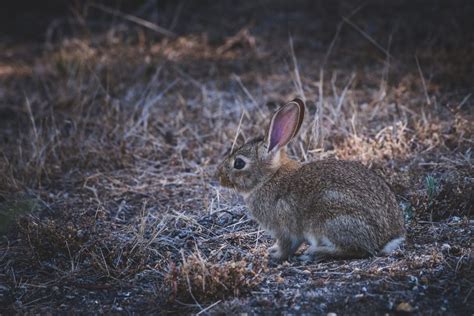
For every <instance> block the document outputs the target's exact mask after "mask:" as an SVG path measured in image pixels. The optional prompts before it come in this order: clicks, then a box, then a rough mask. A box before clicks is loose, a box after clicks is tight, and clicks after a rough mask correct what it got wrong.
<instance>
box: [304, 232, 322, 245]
mask: <svg viewBox="0 0 474 316" xmlns="http://www.w3.org/2000/svg"><path fill="white" fill-rule="evenodd" d="M304 239H306V241H307V242H308V243H309V245H310V246H311V247H313V248H317V247H318V245H319V242H318V237H316V236H315V235H313V234H308V233H305V234H304Z"/></svg>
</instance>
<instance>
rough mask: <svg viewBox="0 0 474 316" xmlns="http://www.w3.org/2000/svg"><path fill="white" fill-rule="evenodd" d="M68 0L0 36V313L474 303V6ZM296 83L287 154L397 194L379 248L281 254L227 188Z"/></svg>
mask: <svg viewBox="0 0 474 316" xmlns="http://www.w3.org/2000/svg"><path fill="white" fill-rule="evenodd" d="M74 3H75V4H74V5H71V7H68V8H66V9H65V10H64V11H59V12H57V11H54V12H53V13H51V14H45V12H46V13H48V11H47V9H45V8H42V9H41V10H43V11H41V12H40V13H37V12H35V11H34V10H40V9H38V8H35V9H34V10H33V12H32V13H31V14H30V15H26V16H27V17H28V19H29V20H27V18H26V17H25V15H23V16H22V18H23V19H25V21H31V25H29V26H28V23H25V24H23V26H22V27H24V28H25V30H27V31H28V32H27V31H25V32H20V31H18V33H16V32H14V31H11V32H10V31H9V32H5V33H3V35H2V36H1V37H0V175H1V177H0V232H1V235H0V313H1V314H5V315H7V314H8V315H9V314H13V313H18V314H38V313H39V314H46V313H53V314H57V313H66V312H67V313H91V312H93V313H124V314H125V313H127V314H131V313H134V314H202V315H204V314H217V315H220V314H222V315H224V314H226V315H229V314H232V315H233V314H242V313H243V314H328V313H336V314H344V315H345V314H363V315H366V314H403V313H405V314H409V313H413V314H430V315H431V314H448V315H470V314H472V313H473V312H474V293H473V286H474V272H473V271H474V270H473V254H472V247H473V246H472V240H473V239H472V236H473V230H474V218H473V208H474V207H473V205H474V168H473V157H472V146H473V142H474V137H473V130H474V124H473V119H474V96H473V95H472V94H473V92H474V85H473V82H474V80H473V79H474V26H473V24H472V16H473V14H474V4H473V3H471V2H470V1H457V2H455V3H452V2H448V1H427V2H424V1H401V2H400V1H398V2H390V1H366V2H360V3H359V2H354V1H335V2H332V1H331V2H329V1H266V0H260V1H243V2H239V3H238V4H237V3H236V2H235V1H227V0H225V1H219V2H212V1H201V2H196V1H193V2H191V1H166V2H159V1H151V0H150V1H140V2H139V3H140V5H138V4H137V5H136V6H133V7H123V6H118V5H115V4H114V2H113V1H109V2H107V5H103V4H98V3H95V4H94V3H93V2H87V4H84V3H81V2H74ZM35 17H36V18H37V19H36V20H35ZM39 22H41V23H39ZM15 25H18V19H17V20H16V22H15V23H13V22H12V23H11V24H5V27H7V28H8V27H9V30H12V29H15V28H18V27H17V26H15ZM32 29H37V30H38V31H37V32H31V30H32ZM295 96H301V97H304V98H305V99H306V102H307V110H308V112H307V116H306V121H305V122H304V123H303V127H302V132H301V133H300V136H299V137H298V139H297V140H296V141H294V142H292V143H291V145H290V146H289V153H290V155H291V156H293V157H294V158H295V159H298V160H300V161H311V160H318V159H327V158H336V159H346V160H358V161H361V162H362V163H364V164H366V165H367V166H368V167H369V168H372V169H374V170H376V172H378V173H379V174H380V175H381V176H383V177H384V178H385V179H386V180H387V182H388V183H390V185H391V187H392V189H393V190H394V191H395V193H396V195H397V198H398V200H399V202H400V205H401V207H402V208H403V210H404V214H405V219H406V227H407V231H408V233H407V241H406V243H405V245H404V246H403V248H402V249H400V250H398V251H396V252H395V253H394V254H393V255H391V256H386V257H373V258H368V259H363V260H362V259H361V260H350V261H349V260H348V261H331V262H323V263H311V262H309V263H306V264H303V263H301V262H299V261H298V260H296V259H290V260H289V261H286V262H283V263H277V262H274V261H272V260H270V258H269V257H268V255H267V249H268V247H269V246H270V245H271V244H272V240H271V238H270V237H269V236H268V235H266V234H265V232H264V231H263V230H261V229H260V228H259V227H258V225H257V223H256V222H255V221H253V220H252V219H251V218H250V217H249V215H248V211H247V209H246V206H245V205H244V203H243V200H242V199H241V198H240V197H239V196H238V195H237V194H235V193H234V192H232V191H229V190H226V189H223V188H220V187H219V185H218V183H217V180H216V179H215V177H214V172H215V168H216V166H217V164H218V163H219V162H220V161H221V160H222V159H223V157H224V156H225V154H226V152H227V151H228V149H229V148H230V147H231V144H232V142H233V140H234V138H235V136H236V132H237V130H238V129H240V132H241V134H242V135H243V136H244V137H247V138H251V137H255V136H259V135H262V134H263V132H264V127H265V126H267V124H268V120H269V115H270V114H271V113H272V112H273V111H274V110H275V109H276V108H277V107H278V106H279V105H281V104H283V103H284V102H286V101H288V100H290V99H292V98H294V97H295Z"/></svg>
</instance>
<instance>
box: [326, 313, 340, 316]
mask: <svg viewBox="0 0 474 316" xmlns="http://www.w3.org/2000/svg"><path fill="white" fill-rule="evenodd" d="M326 316H337V314H336V313H327V315H326Z"/></svg>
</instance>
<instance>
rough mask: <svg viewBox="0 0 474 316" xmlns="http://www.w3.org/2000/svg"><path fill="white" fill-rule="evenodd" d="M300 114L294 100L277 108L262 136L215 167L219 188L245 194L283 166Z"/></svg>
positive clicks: (298, 102) (300, 104) (301, 106)
mask: <svg viewBox="0 0 474 316" xmlns="http://www.w3.org/2000/svg"><path fill="white" fill-rule="evenodd" d="M304 111H305V105H304V102H303V101H302V100H301V99H294V100H293V101H290V102H288V103H287V104H285V105H283V106H282V107H281V108H280V109H278V110H277V111H276V112H275V113H274V114H273V116H272V118H271V121H270V125H269V127H268V130H267V132H266V136H265V137H261V138H254V139H252V140H250V141H248V142H246V143H245V144H244V145H243V146H241V147H239V148H237V149H235V150H234V151H233V152H231V153H230V154H229V155H228V156H227V157H226V159H225V160H224V161H223V162H222V163H221V164H220V165H219V167H218V171H217V177H218V178H219V181H220V183H221V185H222V186H225V187H230V188H233V189H236V190H237V191H239V192H240V193H242V194H246V193H249V192H250V191H252V190H253V189H254V188H256V187H258V186H259V184H261V183H264V182H265V181H266V180H267V179H269V178H270V177H271V176H272V175H273V174H274V173H275V172H276V171H277V170H278V169H280V168H281V167H282V166H283V165H285V164H287V163H288V161H289V159H288V158H287V157H286V153H285V146H286V145H287V144H288V142H289V141H290V140H291V139H292V138H293V137H295V136H296V135H297V133H298V131H299V129H300V127H301V124H302V123H303V118H304Z"/></svg>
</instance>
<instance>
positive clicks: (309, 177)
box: [218, 99, 405, 260]
mask: <svg viewBox="0 0 474 316" xmlns="http://www.w3.org/2000/svg"><path fill="white" fill-rule="evenodd" d="M304 110H305V109H304V103H303V101H302V100H300V99H295V100H293V101H291V102H289V103H287V104H285V105H284V106H283V107H281V108H280V109H279V110H278V111H277V112H276V113H275V114H274V115H273V117H272V120H271V123H270V127H269V129H268V131H267V135H266V137H265V138H259V139H253V140H251V141H249V142H247V143H246V144H244V145H243V146H241V147H240V148H238V149H236V150H235V151H233V152H232V153H231V154H230V155H229V156H228V157H227V158H226V159H225V160H224V161H223V162H222V163H221V165H220V166H219V168H218V177H219V180H220V182H221V184H222V185H223V186H226V187H231V188H234V189H236V190H237V191H238V192H240V193H241V194H242V195H243V196H244V199H245V202H246V204H247V205H248V207H249V208H250V211H251V213H252V216H253V217H254V218H255V219H256V220H257V221H258V222H259V223H260V224H261V226H262V227H263V228H264V229H265V230H267V231H268V232H270V234H271V235H272V236H273V237H275V238H276V240H277V241H276V243H275V245H274V246H273V247H271V248H270V254H271V256H272V257H274V258H276V259H279V260H283V259H286V258H288V257H289V256H291V255H292V254H293V253H294V252H295V251H296V250H297V249H298V247H299V246H300V245H301V243H302V242H304V241H307V242H309V244H310V247H309V248H308V249H307V251H306V254H305V255H304V256H302V258H303V259H310V258H313V259H316V260H324V259H344V258H361V257H366V256H369V255H375V254H379V253H389V252H391V251H393V250H394V249H396V248H398V246H399V244H400V243H401V242H402V241H403V238H404V234H405V228H404V220H403V214H402V211H401V209H400V207H399V206H398V204H397V201H396V199H395V195H394V193H393V192H392V191H391V189H390V187H389V186H388V185H387V184H386V182H385V181H384V180H383V179H382V178H381V177H380V176H378V175H377V174H376V173H374V172H373V171H371V170H370V169H368V168H366V167H365V166H363V165H362V164H360V163H358V162H352V161H340V160H322V161H315V162H310V163H306V164H301V163H299V162H297V161H295V160H292V159H289V158H288V157H287V155H286V152H285V146H286V144H287V143H288V142H289V141H290V140H291V139H292V138H293V137H294V136H295V135H296V134H297V132H298V130H299V128H300V127H301V123H302V121H303V117H304ZM237 159H241V160H243V161H244V163H245V166H244V167H242V168H241V169H236V168H235V166H236V165H235V164H236V160H237ZM240 163H241V164H242V162H240ZM237 166H238V165H237ZM238 167H241V166H238Z"/></svg>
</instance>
